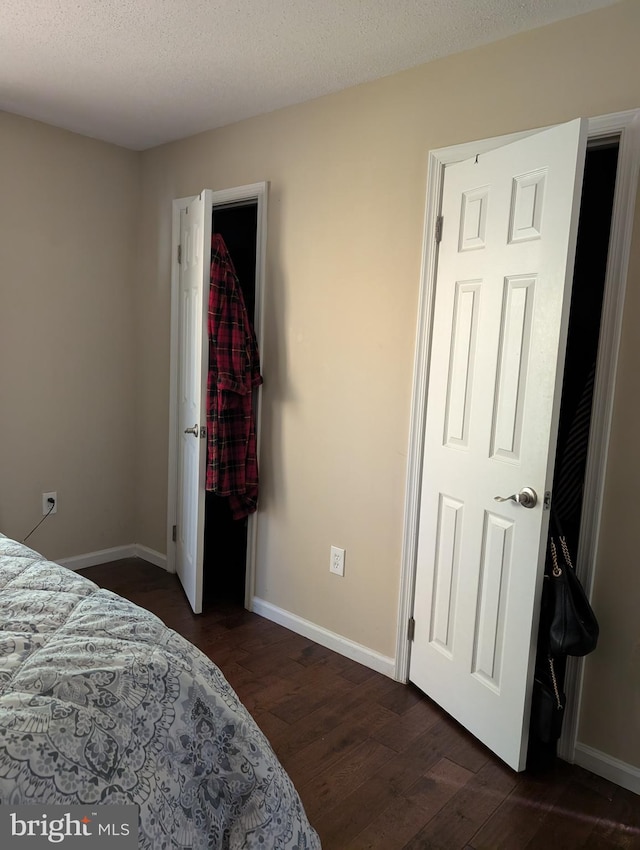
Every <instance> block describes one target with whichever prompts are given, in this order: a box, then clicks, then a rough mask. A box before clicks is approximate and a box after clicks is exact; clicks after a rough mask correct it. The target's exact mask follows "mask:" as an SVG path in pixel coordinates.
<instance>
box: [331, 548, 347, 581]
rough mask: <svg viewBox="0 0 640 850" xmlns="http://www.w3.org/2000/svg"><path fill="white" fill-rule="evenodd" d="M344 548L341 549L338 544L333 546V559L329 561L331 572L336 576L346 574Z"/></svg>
mask: <svg viewBox="0 0 640 850" xmlns="http://www.w3.org/2000/svg"><path fill="white" fill-rule="evenodd" d="M344 553H345V550H344V549H339V548H338V547H337V546H332V547H331V560H330V562H329V572H330V573H333V574H334V575H336V576H343V575H344Z"/></svg>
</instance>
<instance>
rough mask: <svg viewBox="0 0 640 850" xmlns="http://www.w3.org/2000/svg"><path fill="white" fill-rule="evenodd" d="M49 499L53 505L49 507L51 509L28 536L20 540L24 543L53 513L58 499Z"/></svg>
mask: <svg viewBox="0 0 640 850" xmlns="http://www.w3.org/2000/svg"><path fill="white" fill-rule="evenodd" d="M48 501H49V504H50V505H51V507H50V508H49V510H48V511H47V513H46V514H45V515H44V516H43V517H42V519H41V520H40V522H39V523H38V524H37V525H34V527H33V528H32V529H31V531H30V532H29V533H28V534H27V536H26V537H25V538H23V539H22V540H21V541H20V542H21V543H24V542H25V540H28V539H29V538H30V537H31V535H32V534H33V532H34V531H35V530H36V528H40V526H41V525H42V523H43V522H44V521H45V519H46V518H47V517H48V516H49V514H50V513H51V511H52V510H53V509H54V508H55V506H56V500H55V499H51V498H49V500H48Z"/></svg>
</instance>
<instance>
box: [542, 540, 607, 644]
mask: <svg viewBox="0 0 640 850" xmlns="http://www.w3.org/2000/svg"><path fill="white" fill-rule="evenodd" d="M559 540H560V548H561V549H562V555H563V563H562V564H560V563H559V559H558V550H557V546H556V542H555V540H554V538H553V537H551V538H550V547H551V560H552V564H553V568H552V570H551V584H552V587H553V600H552V614H551V627H550V629H549V652H550V653H551V655H554V656H558V655H588V653H590V652H593V650H594V649H595V648H596V644H597V643H598V634H599V632H600V628H599V626H598V621H597V619H596V615H595V614H594V613H593V609H592V608H591V605H590V604H589V600H588V599H587V595H586V593H585V592H584V588H583V587H582V585H581V584H580V580H579V579H578V576H577V575H576V573H575V570H574V569H573V564H572V563H571V556H570V555H569V549H568V547H567V541H566V539H565V538H564V537H560V538H559Z"/></svg>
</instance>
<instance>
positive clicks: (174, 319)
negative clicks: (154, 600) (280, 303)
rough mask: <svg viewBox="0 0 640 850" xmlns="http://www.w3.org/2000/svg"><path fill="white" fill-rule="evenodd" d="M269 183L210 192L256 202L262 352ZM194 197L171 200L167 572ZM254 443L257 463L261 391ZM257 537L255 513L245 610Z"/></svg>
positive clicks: (172, 551) (172, 561) (218, 201)
mask: <svg viewBox="0 0 640 850" xmlns="http://www.w3.org/2000/svg"><path fill="white" fill-rule="evenodd" d="M268 188H269V184H268V183H267V182H262V183H250V184H248V185H246V186H237V187H235V188H232V189H222V190H219V191H216V192H213V206H214V208H215V207H216V206H218V205H222V204H228V203H235V202H242V201H256V202H257V204H258V214H257V246H256V248H257V251H256V301H255V316H254V327H255V332H256V338H257V340H258V348H259V350H260V351H261V352H262V351H263V344H262V343H263V339H264V305H265V289H266V286H265V279H266V265H267V263H266V257H267V240H266V233H267V194H268ZM194 197H196V196H195V195H190V196H189V197H186V198H177V199H176V200H174V201H173V209H172V230H171V325H170V367H169V467H168V494H167V567H166V568H167V570H168V571H169V572H175V571H176V546H175V543H174V541H173V526H174V525H175V524H176V520H177V510H178V404H177V399H178V354H179V348H178V343H179V325H178V319H179V316H178V304H179V286H180V266H179V264H178V246H179V244H180V213H181V211H182V210H184V209H186V208H187V207H188V206H189V203H190V202H191V201H192V200H193V198H194ZM255 417H256V440H257V448H258V464H259V463H260V435H261V421H262V392H261V390H260V388H258V390H257V391H256V395H255ZM257 535H258V514H257V513H254V514H251V515H250V516H249V520H248V526H247V565H246V577H245V608H247V609H249V610H251V606H252V600H253V597H254V595H255V572H256V545H257Z"/></svg>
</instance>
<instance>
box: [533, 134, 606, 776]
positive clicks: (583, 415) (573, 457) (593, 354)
mask: <svg viewBox="0 0 640 850" xmlns="http://www.w3.org/2000/svg"><path fill="white" fill-rule="evenodd" d="M618 152H619V138H618V137H613V138H608V139H597V140H594V141H593V142H590V143H589V145H588V147H587V154H586V162H585V170H584V181H583V189H582V200H581V205H580V218H579V224H578V239H577V245H576V259H575V267H574V277H573V288H572V292H571V305H570V312H569V327H568V336H567V349H566V357H565V365H564V372H563V384H562V398H561V403H560V420H559V427H558V442H557V449H556V458H555V466H554V478H553V493H552V520H551V523H550V533H551V531H552V529H553V527H554V519H556V520H557V525H558V526H559V529H560V530H561V532H562V534H564V536H565V537H566V539H567V544H568V548H569V551H570V553H571V555H572V559H573V562H574V566H575V563H576V558H577V553H578V547H579V543H580V523H581V517H582V507H583V497H584V483H585V472H586V464H587V453H588V447H589V434H590V426H591V415H592V402H593V389H594V379H595V373H596V366H597V358H598V346H599V338H600V324H601V319H602V305H603V299H604V285H605V275H606V267H607V258H608V253H609V236H610V231H611V220H612V212H613V199H614V190H615V182H616V172H617V167H618ZM548 550H549V546H548V545H547V552H548ZM546 571H547V572H548V571H549V563H547V568H546ZM547 581H548V579H545V583H546V582H547ZM544 602H545V596H544V595H543V605H542V609H541V615H540V626H539V631H538V644H537V660H536V677H537V678H538V677H540V678H542V679H543V681H544V680H545V678H544V677H545V676H547V674H548V661H547V652H546V635H547V634H548V629H549V622H550V620H549V614H550V612H549V611H548V610H547V609H546V607H545V604H544ZM597 613H598V612H597V611H596V616H597ZM565 667H566V660H563V659H560V660H558V661H556V662H555V673H556V675H557V678H558V683H559V686H560V689H561V690H563V685H564V678H565ZM534 721H535V718H534V717H532V723H531V729H530V733H529V754H528V767H529V768H533V769H535V768H545V767H547V766H549V765H550V764H551V763H552V761H553V759H554V758H555V756H556V751H557V742H556V741H542V740H540V738H539V737H538V735H537V734H536V729H535V722H534Z"/></svg>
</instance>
